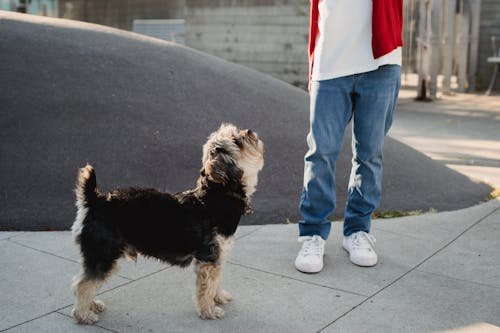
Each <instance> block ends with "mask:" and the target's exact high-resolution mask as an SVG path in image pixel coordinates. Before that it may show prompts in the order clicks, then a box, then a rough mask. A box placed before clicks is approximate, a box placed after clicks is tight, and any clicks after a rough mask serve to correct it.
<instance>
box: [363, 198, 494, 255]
mask: <svg viewBox="0 0 500 333" xmlns="http://www.w3.org/2000/svg"><path fill="white" fill-rule="evenodd" d="M499 207H500V201H499V200H496V199H495V200H491V201H489V202H486V203H482V204H479V205H477V206H474V207H471V208H467V209H461V210H457V211H453V212H442V213H429V214H423V215H417V216H409V217H402V218H394V219H376V220H374V221H373V224H372V229H373V230H383V231H387V232H392V233H396V234H400V235H404V236H408V237H412V238H417V239H422V240H433V241H436V242H440V243H442V244H443V245H444V244H446V243H448V242H450V241H451V240H453V239H454V238H455V237H457V236H458V235H460V234H461V233H462V232H463V231H464V230H466V229H467V228H469V227H470V226H472V225H473V224H474V223H476V222H477V221H479V220H480V219H482V218H484V217H485V216H487V215H488V214H490V213H491V212H493V211H494V210H495V209H497V208H499Z"/></svg>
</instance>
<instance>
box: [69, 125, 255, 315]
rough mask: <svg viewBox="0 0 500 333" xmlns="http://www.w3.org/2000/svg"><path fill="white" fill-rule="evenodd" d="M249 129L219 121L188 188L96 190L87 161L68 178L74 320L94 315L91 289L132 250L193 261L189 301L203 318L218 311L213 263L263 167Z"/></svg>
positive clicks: (225, 296) (223, 298)
mask: <svg viewBox="0 0 500 333" xmlns="http://www.w3.org/2000/svg"><path fill="white" fill-rule="evenodd" d="M263 154H264V144H263V142H262V141H261V140H260V139H259V137H258V135H257V133H255V132H252V131H251V130H239V129H238V128H237V127H236V126H234V125H232V124H222V125H221V126H220V128H219V129H218V130H217V131H216V132H214V133H212V134H211V135H210V136H209V137H208V141H207V142H206V143H205V144H204V146H203V157H202V168H201V171H200V176H199V178H198V180H197V183H196V185H197V186H196V188H195V189H192V190H188V191H184V192H179V193H176V194H169V193H164V192H160V191H157V190H155V189H141V188H127V189H117V190H115V191H112V192H109V193H106V194H103V193H100V192H99V190H98V189H97V182H96V173H95V171H94V169H93V167H92V166H91V165H89V164H87V165H86V166H85V167H84V168H82V169H80V170H79V174H78V176H77V181H76V190H75V192H76V198H77V200H76V206H77V208H78V209H77V216H76V219H75V222H74V224H73V226H72V234H73V237H74V240H75V243H76V244H77V246H78V247H79V249H80V253H81V256H82V267H81V271H80V273H79V274H78V275H76V276H75V277H74V279H73V284H72V290H73V293H74V295H75V298H76V301H75V306H74V309H73V311H72V315H73V316H74V318H75V319H76V321H77V322H78V323H80V324H92V323H95V322H96V321H98V319H99V317H98V313H100V312H102V311H103V310H104V307H105V306H104V303H103V302H102V301H100V300H96V299H94V297H95V294H96V292H97V290H98V289H99V288H100V287H101V286H102V284H103V283H104V282H105V280H106V279H107V278H109V277H110V275H112V273H113V272H114V271H115V270H116V269H117V262H118V259H120V258H123V257H128V258H132V259H136V258H137V256H138V255H143V256H145V257H152V258H156V259H158V260H160V261H162V262H165V263H168V264H171V265H177V266H180V267H187V266H189V265H190V264H191V262H193V261H194V266H195V272H196V301H197V310H198V314H199V316H200V317H201V318H203V319H216V318H222V317H223V316H224V310H223V309H222V308H220V307H219V306H218V305H220V304H224V303H227V302H229V301H230V300H231V299H232V296H231V295H230V294H229V293H228V292H227V291H225V290H224V289H222V287H221V286H220V283H221V269H222V264H223V260H224V257H225V255H226V254H227V252H228V250H229V249H230V247H231V245H232V244H233V235H234V233H235V232H236V228H237V226H238V223H239V221H240V218H241V216H242V215H244V214H248V213H249V212H250V211H251V210H250V197H251V195H252V194H253V193H254V191H255V189H256V185H257V178H258V173H259V171H260V170H262V168H263V166H264V157H263Z"/></svg>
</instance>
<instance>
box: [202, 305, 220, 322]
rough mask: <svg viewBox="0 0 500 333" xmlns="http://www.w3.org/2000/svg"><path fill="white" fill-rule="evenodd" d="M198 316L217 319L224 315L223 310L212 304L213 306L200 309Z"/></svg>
mask: <svg viewBox="0 0 500 333" xmlns="http://www.w3.org/2000/svg"><path fill="white" fill-rule="evenodd" d="M200 317H201V318H202V319H219V318H222V317H224V310H222V309H221V308H219V307H218V306H214V307H213V308H208V309H202V310H201V311H200Z"/></svg>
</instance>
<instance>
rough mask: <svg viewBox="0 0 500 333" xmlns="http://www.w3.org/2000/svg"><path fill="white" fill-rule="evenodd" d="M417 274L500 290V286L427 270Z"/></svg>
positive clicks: (418, 270) (420, 270)
mask: <svg viewBox="0 0 500 333" xmlns="http://www.w3.org/2000/svg"><path fill="white" fill-rule="evenodd" d="M416 271H417V272H422V273H425V274H430V275H435V276H440V277H444V278H447V279H451V280H455V281H460V282H467V283H472V284H476V285H478V286H482V287H488V288H494V289H500V287H498V286H492V285H490V284H486V283H481V282H477V281H471V280H464V279H459V278H456V277H453V276H449V275H445V274H439V273H436V272H430V271H427V270H425V269H418V268H417V269H416Z"/></svg>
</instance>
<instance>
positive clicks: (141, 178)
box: [0, 12, 489, 230]
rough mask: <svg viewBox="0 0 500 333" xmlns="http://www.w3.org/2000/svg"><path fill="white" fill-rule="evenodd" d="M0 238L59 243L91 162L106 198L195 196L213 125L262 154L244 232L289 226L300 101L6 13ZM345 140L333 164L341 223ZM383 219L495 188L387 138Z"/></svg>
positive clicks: (173, 53)
mask: <svg viewBox="0 0 500 333" xmlns="http://www.w3.org/2000/svg"><path fill="white" fill-rule="evenodd" d="M0 31H1V38H0V66H1V67H0V84H1V87H2V89H1V93H0V184H1V190H0V230H46V229H49V230H50V229H67V228H68V227H69V226H70V225H71V224H72V222H73V219H74V216H75V207H74V195H73V192H72V191H73V187H74V179H75V175H76V171H77V168H78V167H81V166H83V165H84V164H85V163H87V162H91V163H92V164H93V165H94V166H95V168H96V171H97V177H98V184H99V186H100V188H101V190H110V189H112V188H114V187H119V186H122V187H123V186H128V185H139V186H144V187H155V188H158V189H161V190H166V191H172V192H176V191H182V190H185V189H187V188H191V187H193V186H194V184H195V181H196V179H197V176H198V172H199V169H200V166H201V146H202V144H203V143H204V141H205V139H206V137H207V136H208V135H209V134H210V132H212V131H213V130H215V129H216V128H217V127H218V126H219V125H220V123H221V122H232V123H235V124H236V125H238V126H240V127H248V128H251V129H253V130H255V131H257V132H259V134H260V135H261V137H262V139H263V140H264V142H265V145H266V165H265V167H264V170H263V171H262V173H261V177H260V182H259V186H258V191H257V192H256V193H255V195H254V199H253V206H254V210H255V213H254V214H253V215H251V216H248V217H245V218H244V219H243V221H242V223H245V224H263V223H282V222H284V221H285V220H286V219H290V220H291V221H296V220H297V219H298V218H299V216H298V209H297V206H298V200H299V196H300V190H301V185H302V171H303V155H304V153H305V151H306V144H305V137H306V134H307V130H308V96H307V94H306V93H305V92H303V91H301V90H299V89H297V88H294V87H292V86H290V85H288V84H285V83H283V82H281V81H278V80H275V79H273V78H271V77H269V76H266V75H262V74H259V73H257V72H255V71H252V70H249V69H246V68H244V67H241V66H237V65H233V64H231V63H228V62H226V61H223V60H220V59H218V58H215V57H212V56H208V55H206V54H202V53H199V52H197V51H194V50H192V49H189V48H185V47H181V46H178V45H174V44H169V43H166V42H162V41H159V40H154V39H149V38H145V37H141V36H139V35H135V34H132V33H127V32H123V31H120V30H115V29H111V28H105V27H102V26H98V25H91V24H85V23H80V22H73V21H65V20H57V19H47V18H39V17H34V16H29V15H22V14H14V13H8V12H0ZM349 140H350V138H349V137H347V138H346V141H345V147H344V152H343V154H342V156H341V157H340V160H339V162H338V177H337V178H338V202H339V203H338V207H339V208H338V209H337V210H336V212H335V216H336V217H339V216H341V215H342V213H343V206H344V201H345V196H346V190H345V189H346V187H347V181H348V174H349V169H350V154H349V145H348V141H349ZM384 167H385V169H384V182H383V186H384V197H383V200H382V204H381V209H399V210H415V209H422V210H428V209H429V208H431V207H432V208H436V209H438V210H451V209H457V208H463V207H466V206H470V205H473V204H475V203H477V202H479V201H480V200H482V199H483V198H485V197H486V196H487V194H488V193H489V188H488V187H487V186H483V185H478V184H475V183H472V182H470V181H469V180H468V179H467V178H466V177H464V176H462V175H460V174H458V173H456V172H454V171H452V170H450V169H447V168H445V167H444V166H441V165H440V164H438V163H435V162H434V161H432V160H430V159H429V158H427V157H425V156H424V155H422V154H420V153H418V152H416V151H415V150H413V149H411V148H409V147H408V146H405V145H403V144H401V143H399V142H397V141H395V140H393V139H391V138H388V139H387V141H386V146H385V165H384Z"/></svg>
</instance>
